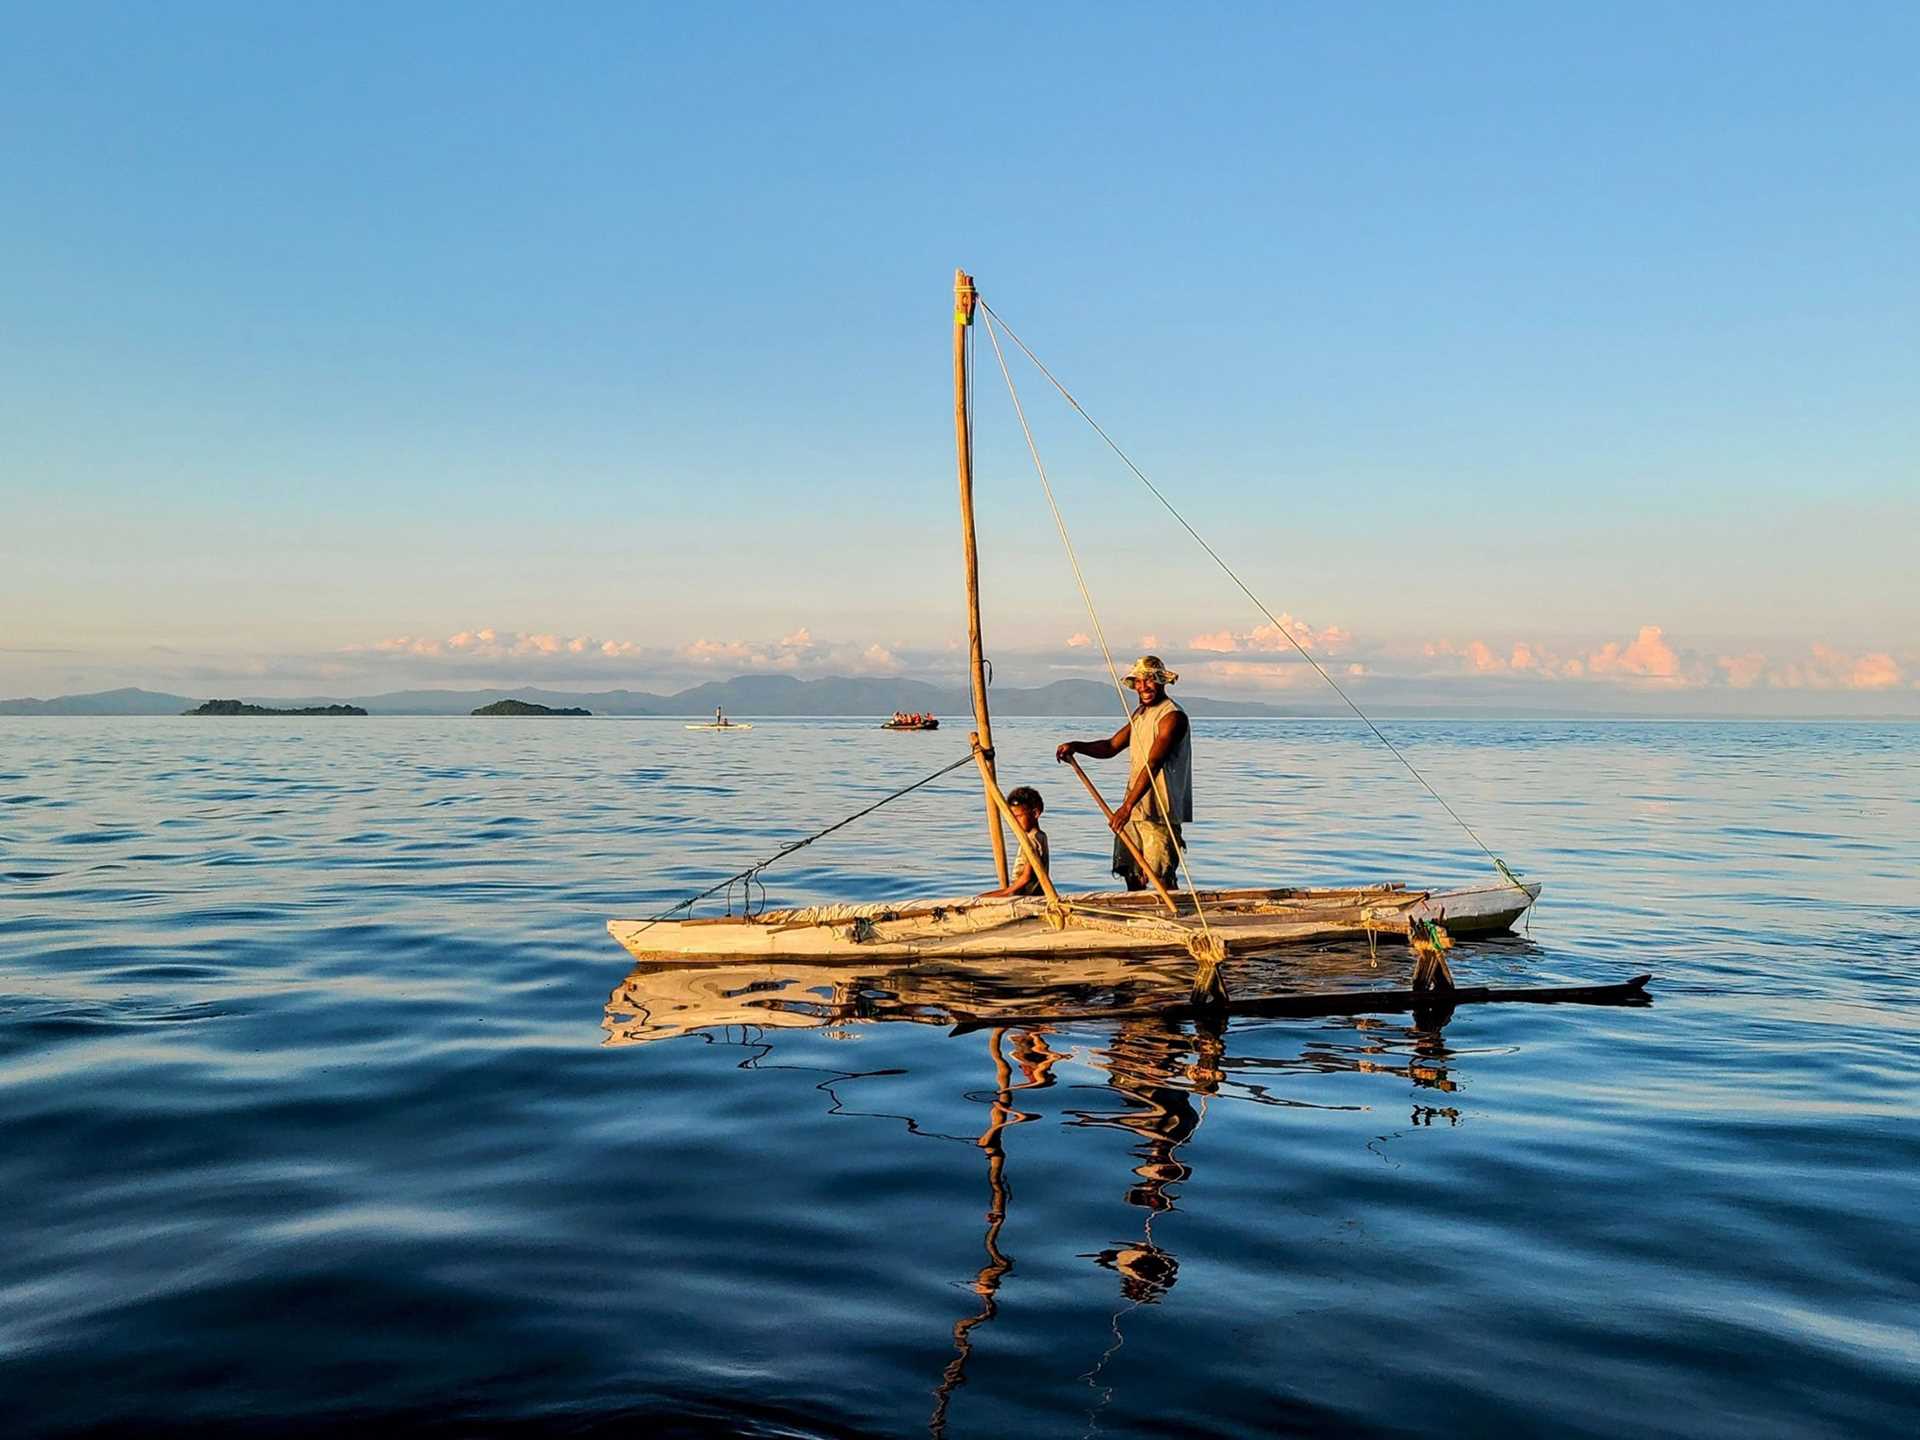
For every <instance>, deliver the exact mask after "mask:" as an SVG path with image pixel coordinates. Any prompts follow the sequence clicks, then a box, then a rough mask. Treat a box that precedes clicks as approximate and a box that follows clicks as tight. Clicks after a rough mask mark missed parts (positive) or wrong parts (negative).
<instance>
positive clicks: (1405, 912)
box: [607, 883, 1540, 960]
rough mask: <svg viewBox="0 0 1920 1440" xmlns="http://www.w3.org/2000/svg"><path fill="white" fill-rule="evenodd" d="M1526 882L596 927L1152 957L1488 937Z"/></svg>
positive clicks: (715, 937)
mask: <svg viewBox="0 0 1920 1440" xmlns="http://www.w3.org/2000/svg"><path fill="white" fill-rule="evenodd" d="M1539 895H1540V886H1539V885H1538V884H1536V883H1528V884H1527V885H1525V886H1524V887H1522V886H1514V885H1507V884H1501V885H1487V886H1483V887H1480V888H1476V889H1463V890H1446V891H1426V890H1409V889H1408V888H1407V887H1406V886H1404V885H1399V884H1384V885H1371V886H1361V887H1357V888H1352V889H1344V890H1294V889H1265V890H1203V891H1202V892H1201V893H1200V906H1201V912H1200V913H1201V915H1204V917H1205V923H1204V926H1203V925H1202V922H1201V918H1200V915H1196V914H1195V912H1194V907H1193V897H1192V896H1191V895H1185V894H1183V895H1181V896H1180V897H1179V899H1180V901H1181V913H1180V914H1179V916H1178V917H1175V916H1172V915H1168V914H1167V913H1166V912H1165V911H1164V909H1162V908H1160V901H1159V898H1158V897H1157V896H1154V895H1152V894H1149V893H1146V892H1134V893H1132V894H1126V893H1106V894H1090V895H1062V896H1061V897H1060V898H1061V902H1062V904H1061V906H1060V907H1059V908H1058V909H1056V907H1054V906H1053V905H1052V903H1051V902H1049V901H1047V900H1046V899H1044V898H1042V897H1039V896H1034V897H1031V898H1021V899H1011V900H974V899H955V900H911V901H902V902H898V903H894V904H887V903H866V904H858V905H815V906H810V907H807V908H804V909H792V910H769V911H765V912H763V913H761V914H758V915H754V916H751V917H748V916H739V915H731V916H721V917H714V918H711V919H701V920H657V921H652V922H649V921H646V920H609V921H608V922H607V930H608V932H609V933H610V934H611V935H612V936H613V938H614V939H615V940H618V941H619V942H620V944H621V945H622V946H624V947H625V948H626V950H627V952H628V953H629V954H631V955H632V956H634V958H635V959H639V960H661V959H669V958H673V959H687V958H696V957H698V958H707V959H754V960H824V959H830V958H833V957H846V958H854V957H862V958H867V959H874V960H918V959H924V958H950V959H990V958H997V957H1007V956H1050V955H1076V956H1084V955H1113V956H1126V955H1163V954H1171V953H1177V952H1180V951H1185V950H1188V949H1190V948H1191V942H1192V941H1193V939H1194V938H1195V937H1196V936H1199V935H1203V934H1206V933H1211V934H1212V935H1214V936H1215V937H1216V938H1217V939H1219V940H1220V941H1222V942H1224V943H1225V946H1226V949H1227V952H1228V953H1229V954H1230V955H1245V954H1249V953H1255V952H1258V951H1262V950H1269V949H1276V948H1278V947H1281V946H1285V945H1299V944H1309V943H1313V942H1316V941H1327V940H1343V939H1365V938H1367V937H1368V936H1369V935H1374V936H1386V937H1388V938H1389V939H1392V940H1395V941H1400V940H1404V938H1405V936H1406V933H1407V923H1408V921H1410V920H1411V921H1422V920H1440V921H1441V922H1442V923H1443V924H1445V926H1446V928H1447V930H1448V931H1449V932H1450V933H1452V934H1453V935H1456V936H1472V935H1495V934H1499V933H1501V932H1503V931H1506V930H1510V929H1512V928H1513V924H1514V922H1515V921H1516V920H1518V919H1519V918H1520V917H1521V916H1522V915H1523V914H1525V913H1526V911H1527V908H1528V907H1529V906H1530V905H1532V904H1533V902H1534V901H1535V900H1536V899H1538V898H1539Z"/></svg>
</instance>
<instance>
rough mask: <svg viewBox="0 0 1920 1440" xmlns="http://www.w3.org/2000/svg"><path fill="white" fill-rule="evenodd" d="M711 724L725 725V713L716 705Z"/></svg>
mask: <svg viewBox="0 0 1920 1440" xmlns="http://www.w3.org/2000/svg"><path fill="white" fill-rule="evenodd" d="M713 723H714V724H716V725H724V724H726V723H727V712H726V711H724V710H722V709H721V708H720V707H719V706H718V705H716V706H714V707H713Z"/></svg>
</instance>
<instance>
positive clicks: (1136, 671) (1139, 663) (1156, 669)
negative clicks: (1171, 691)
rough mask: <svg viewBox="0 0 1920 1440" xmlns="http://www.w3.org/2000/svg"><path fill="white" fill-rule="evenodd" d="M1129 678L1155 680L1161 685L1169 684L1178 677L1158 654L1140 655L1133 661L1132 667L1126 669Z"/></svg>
mask: <svg viewBox="0 0 1920 1440" xmlns="http://www.w3.org/2000/svg"><path fill="white" fill-rule="evenodd" d="M1127 678H1128V679H1129V680H1157V681H1159V682H1160V683H1161V684H1162V685H1171V684H1173V682H1174V681H1176V680H1178V679H1179V678H1180V674H1179V672H1178V671H1176V670H1169V669H1167V667H1166V662H1164V661H1163V660H1161V658H1160V657H1159V656H1158V655H1142V656H1141V657H1140V658H1139V659H1138V660H1136V661H1134V662H1133V668H1132V669H1131V670H1129V671H1127Z"/></svg>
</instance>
